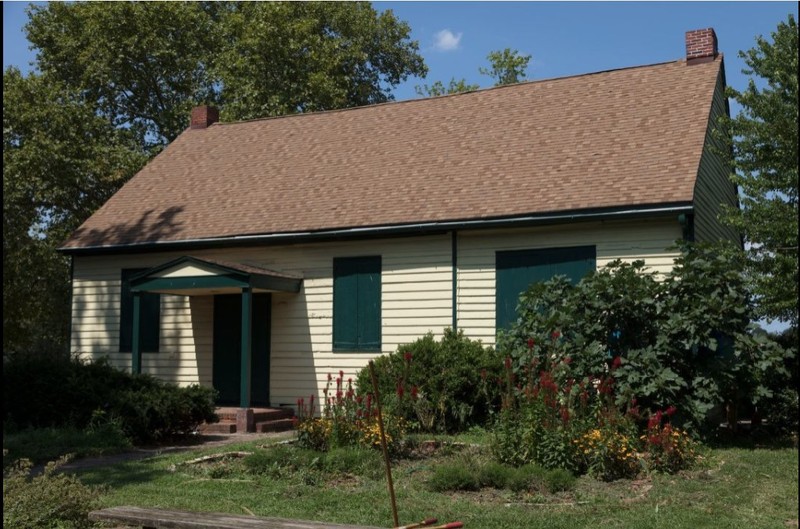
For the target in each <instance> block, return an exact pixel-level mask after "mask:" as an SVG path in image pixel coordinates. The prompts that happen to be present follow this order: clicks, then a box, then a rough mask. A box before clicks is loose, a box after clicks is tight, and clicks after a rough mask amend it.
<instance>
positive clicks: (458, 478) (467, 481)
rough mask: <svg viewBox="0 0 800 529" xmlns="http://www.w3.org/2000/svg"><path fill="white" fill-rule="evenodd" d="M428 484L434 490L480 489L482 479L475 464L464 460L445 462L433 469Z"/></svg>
mask: <svg viewBox="0 0 800 529" xmlns="http://www.w3.org/2000/svg"><path fill="white" fill-rule="evenodd" d="M428 486H429V487H430V489H431V490H432V491H434V492H447V491H455V490H478V489H480V480H479V478H478V473H477V470H476V469H475V467H474V466H469V465H467V464H466V463H464V462H453V463H444V464H441V465H439V466H437V467H435V468H434V469H433V474H432V475H431V477H430V480H428Z"/></svg>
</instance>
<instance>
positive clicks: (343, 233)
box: [58, 201, 694, 255]
mask: <svg viewBox="0 0 800 529" xmlns="http://www.w3.org/2000/svg"><path fill="white" fill-rule="evenodd" d="M693 211H694V205H693V202H692V201H680V202H670V203H660V204H648V205H641V206H621V207H612V208H596V209H582V210H569V211H561V212H550V213H540V214H530V215H522V216H514V217H502V218H491V219H466V220H447V221H431V222H419V223H405V224H396V225H387V226H365V227H354V228H335V229H328V230H317V231H305V232H283V233H268V234H257V235H233V236H224V237H209V238H203V239H186V240H177V241H148V242H141V243H130V244H118V245H100V246H83V247H61V248H59V249H58V251H59V252H62V253H64V254H67V255H103V254H106V255H107V254H125V253H149V252H165V251H180V250H198V249H211V248H220V247H241V246H259V245H276V244H296V243H304V242H325V241H337V240H343V239H351V240H352V239H374V238H381V237H398V236H406V237H407V236H414V235H429V234H434V233H444V232H449V231H454V230H456V231H461V230H479V229H493V228H494V229H496V228H517V227H529V226H541V225H548V224H562V223H566V222H592V221H607V220H626V219H635V218H642V217H668V216H672V215H680V214H682V213H692V212H693Z"/></svg>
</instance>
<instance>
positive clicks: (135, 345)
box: [131, 291, 142, 374]
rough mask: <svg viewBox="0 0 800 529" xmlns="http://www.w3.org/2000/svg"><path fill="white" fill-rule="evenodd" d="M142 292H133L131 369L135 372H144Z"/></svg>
mask: <svg viewBox="0 0 800 529" xmlns="http://www.w3.org/2000/svg"><path fill="white" fill-rule="evenodd" d="M141 301H142V294H141V293H140V292H138V291H134V292H133V336H131V355H132V356H133V358H132V360H131V363H132V365H131V371H133V372H134V373H137V374H138V373H141V372H142V341H141V340H140V339H139V334H140V330H141V329H140V327H141V321H142V318H141V312H142V311H141V306H142V303H141Z"/></svg>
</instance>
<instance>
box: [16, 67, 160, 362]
mask: <svg viewBox="0 0 800 529" xmlns="http://www.w3.org/2000/svg"><path fill="white" fill-rule="evenodd" d="M146 159H147V158H146V155H145V153H144V152H143V151H142V150H141V149H140V148H139V146H138V145H137V144H136V142H135V141H134V140H133V138H132V137H131V134H129V133H128V131H126V130H123V129H117V128H115V127H114V126H113V125H111V124H110V123H109V122H108V121H107V120H105V119H104V118H102V117H100V116H98V115H97V114H96V112H95V108H94V105H93V104H92V103H91V102H89V101H87V100H86V98H85V97H84V95H83V94H81V93H80V92H77V91H75V90H72V89H70V88H68V87H67V86H65V85H64V84H63V83H61V82H58V81H56V80H54V79H52V78H51V77H49V76H47V75H39V74H31V75H29V76H28V77H23V76H22V75H21V74H20V72H19V70H16V69H14V68H10V69H8V70H6V71H5V72H4V74H3V350H4V352H11V351H17V350H22V349H30V348H33V347H36V348H44V349H53V348H60V347H63V344H64V342H65V336H66V335H67V332H68V329H67V328H66V326H67V324H68V319H67V317H66V316H68V314H69V262H68V260H67V259H66V258H64V257H62V256H60V255H58V254H57V253H56V252H55V248H56V247H57V246H58V244H59V243H61V242H62V241H63V240H64V238H65V237H66V236H67V234H69V233H70V232H71V231H72V230H74V229H75V228H77V227H78V225H79V224H80V223H81V222H83V220H85V219H86V218H87V217H88V216H89V215H90V214H91V213H92V212H93V211H94V210H95V209H97V208H98V207H100V206H101V205H102V204H103V202H105V201H106V200H107V199H108V198H109V197H110V196H111V194H112V193H113V192H114V191H116V190H117V189H118V188H119V186H120V185H121V184H122V183H123V182H124V181H125V180H127V179H128V178H129V177H130V176H131V175H133V174H134V173H135V172H136V171H137V170H138V169H139V168H140V167H141V166H142V164H143V163H144V162H145V160H146Z"/></svg>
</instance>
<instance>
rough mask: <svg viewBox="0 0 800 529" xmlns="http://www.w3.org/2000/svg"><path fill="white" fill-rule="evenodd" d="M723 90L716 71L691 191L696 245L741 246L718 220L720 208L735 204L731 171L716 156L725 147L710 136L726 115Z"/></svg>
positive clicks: (733, 233) (734, 188) (739, 240)
mask: <svg viewBox="0 0 800 529" xmlns="http://www.w3.org/2000/svg"><path fill="white" fill-rule="evenodd" d="M724 89H725V86H724V82H723V71H722V70H720V76H719V78H718V79H717V87H716V89H715V91H714V100H713V102H712V105H711V115H710V118H709V127H708V132H706V143H705V147H704V149H703V154H702V156H701V157H700V166H699V168H698V172H697V180H696V182H695V187H694V208H695V220H694V223H695V224H694V229H695V239H696V240H697V241H716V240H730V241H734V242H736V243H741V239H740V237H739V234H738V233H737V232H736V230H734V229H733V228H731V227H730V226H727V225H725V224H723V223H722V222H721V221H720V219H719V215H720V213H721V212H722V207H721V204H726V205H728V206H732V207H736V206H738V203H739V202H738V198H737V195H736V193H737V191H736V186H735V185H734V184H733V183H732V182H731V181H730V171H731V168H730V166H729V165H728V164H727V163H726V162H725V160H724V158H723V157H722V156H720V154H719V153H720V152H722V151H723V150H724V149H725V145H724V143H723V142H721V141H720V140H719V139H718V138H717V137H716V135H715V133H714V128H715V126H716V124H717V122H718V120H719V118H720V117H722V116H726V115H727V109H726V105H725V92H724Z"/></svg>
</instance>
